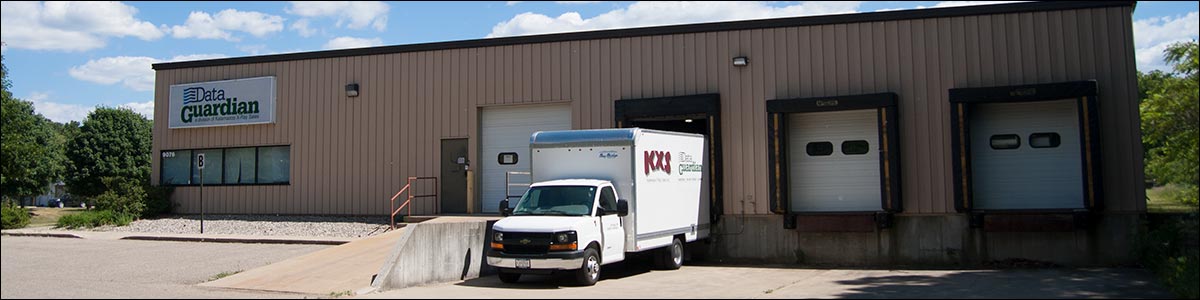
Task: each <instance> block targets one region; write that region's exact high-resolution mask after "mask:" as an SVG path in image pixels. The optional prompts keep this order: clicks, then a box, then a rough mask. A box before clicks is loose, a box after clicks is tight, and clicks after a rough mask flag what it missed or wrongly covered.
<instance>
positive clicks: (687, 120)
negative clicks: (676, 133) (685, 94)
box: [683, 119, 692, 123]
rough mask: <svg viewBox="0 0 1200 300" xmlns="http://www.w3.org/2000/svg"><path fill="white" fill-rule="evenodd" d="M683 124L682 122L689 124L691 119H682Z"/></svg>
mask: <svg viewBox="0 0 1200 300" xmlns="http://www.w3.org/2000/svg"><path fill="white" fill-rule="evenodd" d="M683 122H684V123H691V122H692V119H683Z"/></svg>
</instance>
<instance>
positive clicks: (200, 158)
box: [196, 153, 204, 170]
mask: <svg viewBox="0 0 1200 300" xmlns="http://www.w3.org/2000/svg"><path fill="white" fill-rule="evenodd" d="M196 169H199V170H204V153H200V154H196Z"/></svg>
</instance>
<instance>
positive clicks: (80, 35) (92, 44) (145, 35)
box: [0, 1, 163, 51]
mask: <svg viewBox="0 0 1200 300" xmlns="http://www.w3.org/2000/svg"><path fill="white" fill-rule="evenodd" d="M137 12H138V11H137V8H134V7H132V6H128V5H125V4H122V3H119V2H44V3H43V2H10V1H4V2H0V36H2V37H0V39H3V40H4V43H5V44H7V45H5V48H7V47H13V48H17V49H30V50H60V51H86V50H91V49H96V48H101V47H104V45H105V43H106V41H107V39H108V38H109V37H136V38H139V39H142V40H155V39H158V38H160V37H162V36H163V31H162V30H160V29H159V28H158V27H156V26H154V24H151V23H150V22H146V21H142V20H139V19H137V18H135V17H134V15H136V14H137ZM6 50H7V49H6Z"/></svg>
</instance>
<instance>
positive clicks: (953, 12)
mask: <svg viewBox="0 0 1200 300" xmlns="http://www.w3.org/2000/svg"><path fill="white" fill-rule="evenodd" d="M1136 4H1137V2H1136V1H1044V2H1022V3H1005V4H991V5H977V6H959V7H944V8H924V9H906V10H895V11H883V12H865V13H852V14H837V15H819V16H804V17H789V18H776V19H760V20H742V21H725V22H712V23H698V24H681V25H667V26H653V27H636V28H624V29H608V30H596V31H582V32H567V33H553V34H541V35H524V36H512V37H500V38H483V39H473V40H460V41H446V42H433V43H421V44H406V45H392V46H379V47H369V48H354V49H340V50H323V51H312V52H298V53H284V54H272V55H260V56H243V57H231V58H220V59H210V60H196V61H184V62H167V63H157V64H153V65H152V66H151V68H153V69H154V70H171V69H183V68H197V67H212V66H226V65H239V64H252V63H268V62H283V61H293V60H305V59H320V58H335V57H347V56H364V55H379V54H395V53H405V52H418V51H435V50H450V49H462V48H478V47H495V46H508V45H517V44H536V43H550V42H565V41H578V40H593V39H608V38H625V37H640V36H652V35H668V34H685V33H700V32H714V31H733V30H747V29H765V28H778V27H797V26H813V25H827V24H847V23H863V22H881V21H898V20H911V19H926V18H944V17H961V16H974V15H986V14H1007V13H1022V12H1035V11H1055V10H1069V9H1085V8H1102V7H1118V6H1129V7H1134V6H1135V5H1136Z"/></svg>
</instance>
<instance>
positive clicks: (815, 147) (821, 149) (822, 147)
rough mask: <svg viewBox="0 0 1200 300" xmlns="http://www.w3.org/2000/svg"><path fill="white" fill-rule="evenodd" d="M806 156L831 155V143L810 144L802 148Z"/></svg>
mask: <svg viewBox="0 0 1200 300" xmlns="http://www.w3.org/2000/svg"><path fill="white" fill-rule="evenodd" d="M804 150H805V152H808V156H829V155H830V154H833V143H830V142H811V143H808V145H805V146H804Z"/></svg>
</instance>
